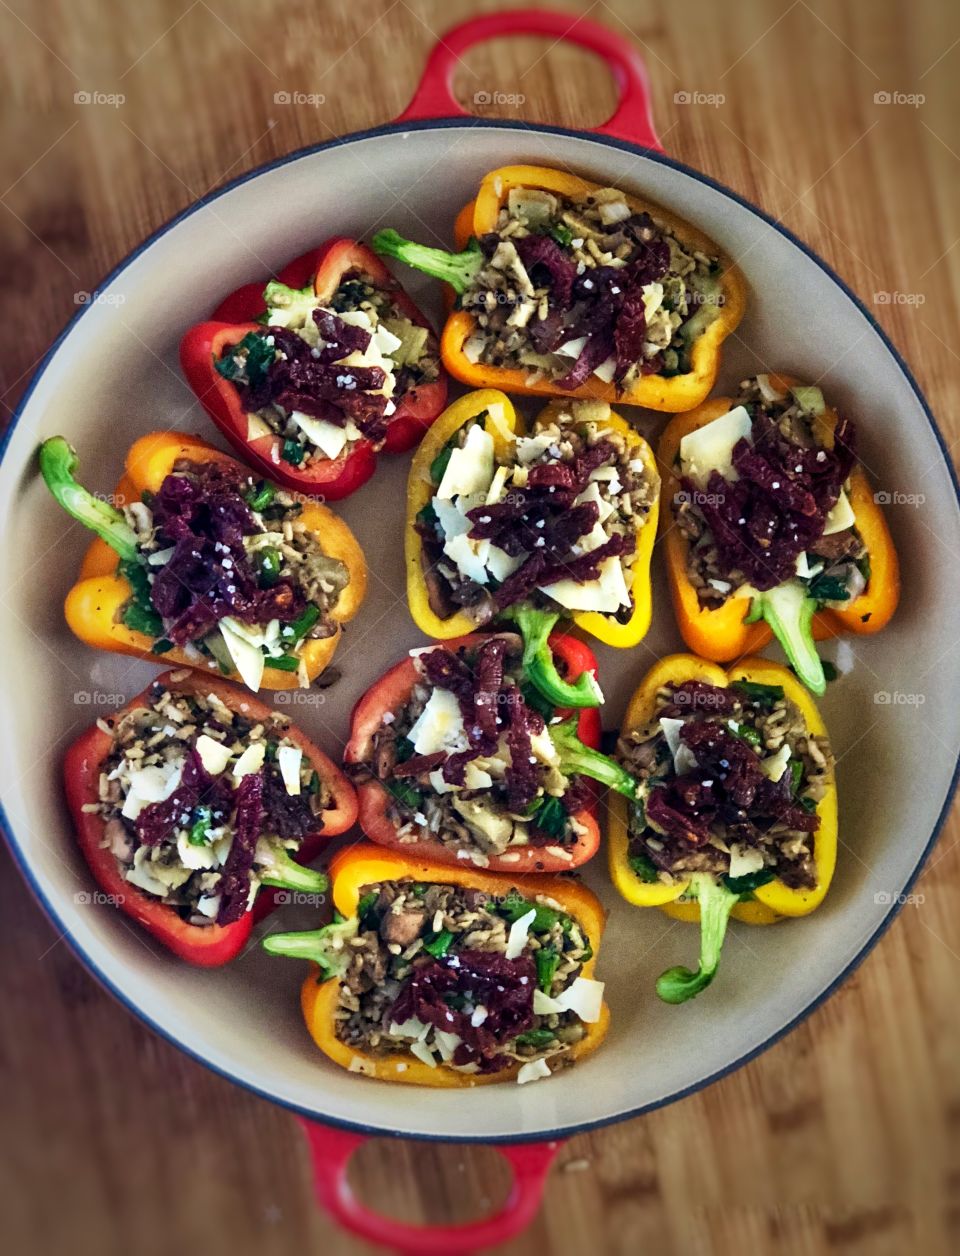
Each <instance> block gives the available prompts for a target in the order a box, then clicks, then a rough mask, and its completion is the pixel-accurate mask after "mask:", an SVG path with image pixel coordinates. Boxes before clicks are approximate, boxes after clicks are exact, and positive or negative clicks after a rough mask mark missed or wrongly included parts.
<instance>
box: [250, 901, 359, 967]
mask: <svg viewBox="0 0 960 1256" xmlns="http://www.w3.org/2000/svg"><path fill="white" fill-rule="evenodd" d="M356 932H357V919H356V917H355V916H354V917H353V918H352V919H350V920H343V919H337V920H334V921H333V923H332V924H329V925H324V926H323V928H322V929H312V930H310V931H308V932H304V933H274V934H271V935H270V937H268V938H264V939H263V942H262V944H261V945H262V946H263V949H264V950H265V951H267V952H269V954H271V955H283V956H285V957H286V958H287V959H308V960H311V961H312V962H313V963H314V964H316V965H317V967H318V968H319V969H320V980H321V981H326V980H327V979H328V978H329V977H342V976H343V974H344V973H345V972H346V971H347V964H348V963H349V960H350V951H349V948H348V947H347V946H346V943H347V942H348V941H349V940H350V938H352V937H353V936H354V935H355V934H356Z"/></svg>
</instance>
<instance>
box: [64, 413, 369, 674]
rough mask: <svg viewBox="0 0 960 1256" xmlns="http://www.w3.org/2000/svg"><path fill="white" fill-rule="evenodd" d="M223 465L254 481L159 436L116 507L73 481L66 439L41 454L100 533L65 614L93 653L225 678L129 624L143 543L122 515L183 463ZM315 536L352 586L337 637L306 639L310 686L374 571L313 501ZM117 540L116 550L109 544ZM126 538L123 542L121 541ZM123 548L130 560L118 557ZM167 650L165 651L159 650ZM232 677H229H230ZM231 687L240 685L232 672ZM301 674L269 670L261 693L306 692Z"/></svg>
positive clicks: (141, 443) (304, 514) (193, 655)
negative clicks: (130, 565)
mask: <svg viewBox="0 0 960 1256" xmlns="http://www.w3.org/2000/svg"><path fill="white" fill-rule="evenodd" d="M181 459H186V460H188V461H191V462H194V463H220V464H222V465H223V466H225V467H231V468H234V469H236V470H237V471H239V472H241V473H242V474H243V475H245V476H246V475H249V474H250V473H249V472H248V471H247V469H246V468H245V467H244V466H242V464H240V463H239V462H237V461H236V459H234V458H231V457H230V455H229V454H225V453H222V452H221V451H220V450H219V449H215V448H214V447H213V446H212V445H208V444H207V443H206V442H205V441H202V440H199V439H198V438H197V437H195V436H185V435H182V434H180V433H177V432H151V433H150V434H149V435H147V436H142V437H141V438H140V439H139V440H138V441H136V442H135V443H134V445H133V446H132V447H131V448H130V451H129V453H128V454H127V459H126V470H125V473H124V475H123V476H122V478H121V480H120V483H119V485H118V486H117V491H116V493H114V494H113V496H112V498H111V499H110V503H112V504H108V503H107V502H106V501H99V500H98V499H96V498H94V497H93V496H92V494H89V493H87V492H86V490H84V489H82V488H80V486H79V485H77V484H76V483H75V481H74V480H73V471H74V470H75V468H76V455H75V454H74V453H73V451H72V450H71V449H70V448H69V446H68V445H67V443H66V441H64V440H63V438H62V437H53V438H51V439H50V440H49V441H46V442H44V444H43V446H41V452H40V462H41V470H42V472H43V475H44V478H45V480H46V481H47V484H48V487H50V488H51V491H52V492H53V493H54V496H55V497H57V499H58V501H60V502H61V504H62V505H64V506H65V508H66V509H67V510H68V511H70V513H72V514H74V517H76V518H78V519H80V521H81V522H83V523H84V524H85V525H86V526H87V527H90V528H91V529H92V530H94V531H96V532H98V533H99V535H98V539H97V540H95V541H94V542H93V543H92V545H91V546H90V548H89V549H88V551H87V553H86V556H85V557H84V559H83V562H82V564H81V567H80V573H79V579H78V581H77V583H76V584H75V585H74V586H73V588H72V589H70V591H69V593H68V594H67V597H66V602H65V604H64V613H65V615H66V619H67V623H68V625H69V626H70V628H71V630H72V631H73V632H74V633H75V634H76V635H77V636H78V637H79V638H80V640H81V641H84V642H86V643H87V645H91V646H94V647H95V648H96V649H98V650H108V651H111V652H112V653H115V654H132V655H135V656H137V657H139V658H145V659H148V660H150V661H153V662H156V661H159V659H160V657H162V659H163V661H164V662H165V663H175V664H177V665H179V666H182V667H190V668H196V669H197V670H199V671H202V672H204V673H206V674H209V673H211V672H215V673H218V674H219V673H221V672H223V671H224V667H225V664H223V663H219V664H218V663H217V662H216V661H215V660H214V659H212V658H206V657H205V656H202V655H198V654H197V652H196V651H190V652H188V651H187V650H186V649H184V648H182V647H180V646H176V645H173V646H171V645H170V643H169V642H167V641H164V639H163V638H162V637H160V636H151V635H149V634H148V633H147V632H145V631H142V630H139V629H138V628H135V627H131V626H128V625H127V624H126V623H124V619H123V616H124V609H125V608H126V607H127V605H128V604H129V603H130V601H131V599H132V598H133V596H134V590H133V586H132V585H131V583H130V581H129V580H128V579H127V576H126V575H124V574H122V569H123V566H124V563H125V562H136V560H137V550H136V537H135V534H134V533H133V530H132V529H131V528H129V527H128V525H127V524H126V523H125V522H124V520H123V515H122V513H121V510H120V508H121V507H122V506H124V505H129V504H132V503H134V502H138V501H140V500H141V498H142V496H143V494H144V493H156V492H157V491H158V490H159V488H160V486H161V484H162V483H163V481H164V480H165V479H166V477H167V476H168V475H170V474H171V473H172V472H173V470H174V466H175V464H176V463H178V462H179V461H180V460H181ZM298 519H299V520H300V522H302V523H303V524H304V525H305V526H306V527H307V529H308V530H309V531H311V532H313V533H314V534H315V535H316V536H317V538H318V540H319V542H320V544H321V547H322V549H323V551H324V553H325V554H326V555H327V556H328V557H330V558H336V559H339V560H340V561H341V562H342V563H344V565H345V566H346V568H347V571H348V572H349V577H350V579H349V582H348V584H347V585H346V587H345V588H344V590H343V592H342V593H341V594H340V597H339V598H338V600H337V602H336V605H335V606H334V607H333V609H332V611H331V616H332V618H333V619H334V620H335V621H336V625H337V630H336V632H335V633H334V634H333V635H332V636H329V637H324V638H320V639H313V638H310V637H305V638H304V639H303V640H302V641H301V642H300V643H299V645H298V646H297V648H296V651H295V653H296V655H297V657H298V658H299V659H300V661H301V662H302V664H303V669H304V671H305V673H306V677H307V679H308V680H309V681H313V680H315V679H316V677H317V676H319V674H320V673H321V672H322V671H323V670H324V668H325V667H326V666H327V665H328V664H329V662H330V660H331V658H332V657H333V654H334V651H335V650H336V648H337V645H338V643H339V640H340V635H341V625H342V624H344V623H346V622H347V621H348V620H350V619H352V618H353V616H354V615H355V614H356V613H357V611H358V610H359V608H360V605H361V603H362V601H363V598H364V594H365V592H366V582H367V571H366V563H365V561H364V558H363V551H362V550H361V549H360V546H359V545H358V544H357V541H356V539H355V537H354V535H353V533H352V532H351V531H350V529H349V528H348V527H347V525H346V524H345V523H344V522H343V520H342V519H340V518H339V517H338V516H337V515H335V514H334V513H333V511H331V510H329V509H328V508H327V507H326V506H322V505H320V504H319V503H317V502H314V501H311V500H306V501H304V503H303V508H302V510H301V513H300V514H299V516H298ZM105 535H110V537H111V543H110V544H108V543H107V541H106V540H104V539H103V537H104V536H105ZM118 538H119V539H118ZM118 545H119V546H120V549H121V550H123V552H118ZM158 645H159V647H160V648H159V649H158V648H157V647H158ZM224 674H227V673H224ZM228 675H229V678H230V679H239V677H238V676H237V675H236V673H235V672H233V671H231V672H230V673H229V674H228ZM299 683H300V682H299V678H298V674H297V670H292V671H281V670H279V669H275V668H272V667H269V666H268V667H266V668H265V670H264V673H263V679H262V682H261V688H264V689H293V688H296V687H297V686H298V685H299Z"/></svg>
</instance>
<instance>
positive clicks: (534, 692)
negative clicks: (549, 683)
mask: <svg viewBox="0 0 960 1256" xmlns="http://www.w3.org/2000/svg"><path fill="white" fill-rule="evenodd" d="M520 695H521V697H522V698H523V701H524V703H525V704H526V705H527V706H528V707H529V708H530V710H531V711H536V712H537V713H538V714H539V715H542V716H543V718H544V719H545V720H546V722H547V723H548V724H549V723H550V721H551V720H552V719H553V717H554V715H555V714H556V711H557V708H556V707H555V706H554V704H553V703H552V702H551V701H550V699H549V698H545V697H544V696H543V694H542V693H541V692H540V690H539V689H538V688H537V687H536V685H533V684H531V683H530V681H528V680H525V681H523V682H522V683H521V685H520Z"/></svg>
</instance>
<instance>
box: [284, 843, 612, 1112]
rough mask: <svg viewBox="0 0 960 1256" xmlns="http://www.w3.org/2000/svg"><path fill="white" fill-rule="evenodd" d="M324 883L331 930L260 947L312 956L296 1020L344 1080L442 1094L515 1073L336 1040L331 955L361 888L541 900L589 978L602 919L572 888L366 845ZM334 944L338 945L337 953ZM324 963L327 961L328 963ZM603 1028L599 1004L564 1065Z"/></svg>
mask: <svg viewBox="0 0 960 1256" xmlns="http://www.w3.org/2000/svg"><path fill="white" fill-rule="evenodd" d="M330 880H331V886H332V893H333V903H334V907H335V908H336V911H337V913H338V916H339V917H340V918H341V921H340V922H336V921H335V923H334V924H333V925H328V926H326V928H325V929H320V930H317V931H314V932H312V933H288V934H273V935H272V936H270V937H268V938H266V939H265V940H264V943H263V946H264V949H265V950H267V951H269V952H270V953H271V954H274V955H284V956H288V957H293V958H298V957H299V958H304V959H310V958H311V954H314V955H316V957H317V960H318V961H319V962H315V963H314V964H313V965H312V971H311V972H310V973H309V975H308V976H307V977H306V978H305V980H304V983H303V986H302V988H301V993H300V1006H301V1009H302V1011H303V1018H304V1020H305V1022H306V1026H307V1029H308V1031H309V1033H310V1036H311V1038H312V1039H313V1041H314V1042H315V1043H316V1045H317V1046H318V1047H319V1048H320V1050H321V1051H322V1052H323V1053H324V1055H326V1056H327V1057H328V1058H329V1059H331V1060H332V1061H333V1062H334V1064H338V1065H339V1066H340V1067H341V1068H344V1069H346V1070H347V1071H348V1072H350V1073H360V1074H362V1075H363V1076H365V1077H374V1078H377V1079H378V1080H380V1081H387V1082H403V1083H406V1084H407V1085H410V1086H433V1087H442V1088H446V1089H449V1088H453V1087H458V1086H482V1085H489V1084H490V1083H493V1082H505V1081H512V1080H514V1079H515V1078H516V1076H517V1074H518V1072H519V1071H520V1067H521V1065H520V1063H519V1062H512V1063H511V1064H510V1065H509V1066H508V1067H506V1068H503V1069H500V1070H499V1071H497V1072H493V1073H468V1072H463V1071H461V1070H459V1069H456V1068H452V1067H448V1066H447V1065H445V1064H437V1065H436V1066H435V1067H431V1066H430V1065H429V1064H427V1063H426V1062H425V1061H423V1060H421V1059H419V1058H418V1057H417V1056H416V1055H414V1054H412V1053H411V1052H409V1051H391V1052H384V1053H382V1054H374V1053H373V1052H371V1051H363V1050H360V1049H358V1048H357V1047H353V1046H351V1045H349V1044H348V1043H346V1042H344V1041H343V1040H342V1039H341V1038H339V1037H338V1036H337V1009H338V1005H339V994H340V975H338V974H336V973H334V975H333V976H331V975H330V972H331V969H332V968H335V967H336V962H335V960H336V949H334V948H336V946H337V941H338V939H337V931H338V930H339V931H340V932H341V934H343V933H346V934H348V935H349V933H350V932H351V931H352V930H354V929H355V922H357V916H358V909H359V904H360V898H361V891H363V890H364V888H365V887H366V886H370V885H379V884H382V883H383V882H387V881H412V882H416V883H419V884H425V885H454V886H462V887H464V888H466V889H471V890H476V891H479V892H480V893H481V894H484V895H486V896H487V897H488V898H491V899H495V900H497V901H498V902H503V901H504V900H505V899H507V898H508V897H511V896H517V895H519V896H520V897H521V898H522V899H524V900H526V901H528V902H531V901H532V900H534V899H542V898H545V899H549V900H551V901H552V902H553V903H556V904H557V906H558V907H559V908H560V910H561V911H562V912H565V913H567V914H568V915H570V916H572V917H573V918H574V919H575V920H576V921H577V923H578V924H579V926H580V928H581V930H582V931H583V934H584V937H585V939H586V941H587V943H588V944H589V946H590V948H591V951H592V954H591V955H590V958H589V959H587V960H586V962H585V963H584V965H583V968H582V970H581V976H583V977H585V978H588V979H592V978H593V974H594V969H595V967H596V962H597V952H598V950H599V948H600V939H601V936H602V934H603V928H604V923H605V913H604V910H603V908H602V906H601V905H600V902H599V901H598V899H597V898H596V897H595V896H594V895H593V894H592V893H591V891H590V890H588V889H587V888H586V886H584V885H581V884H580V883H579V882H577V881H573V880H569V879H567V878H560V877H548V876H524V877H523V878H521V879H519V882H518V880H515V879H513V878H511V877H509V876H506V875H504V874H494V873H490V872H480V871H478V870H477V869H475V868H469V869H468V868H452V867H446V866H444V865H442V864H437V863H431V862H428V861H427V860H424V859H419V858H417V857H416V856H411V855H404V854H401V853H400V852H398V851H385V850H381V849H378V848H377V847H375V846H370V845H367V844H366V843H361V844H359V845H356V846H351V847H349V848H348V849H346V850H341V851H339V852H338V853H337V854H336V855H335V856H334V857H333V860H332V861H331V864H330ZM342 941H343V939H340V945H341V946H342ZM331 944H332V945H331ZM331 959H333V960H334V963H333V964H331V962H330V961H331ZM609 1021H610V1014H609V1009H608V1008H607V1006H606V1004H603V1005H602V1007H601V1009H600V1015H599V1019H598V1020H597V1021H595V1022H593V1023H590V1024H585V1025H584V1029H585V1032H584V1035H583V1037H582V1038H581V1039H580V1040H579V1041H578V1042H575V1043H573V1044H572V1045H571V1046H570V1047H569V1048H568V1049H567V1051H566V1052H565V1053H564V1056H563V1058H564V1060H566V1061H568V1062H573V1061H576V1060H581V1059H584V1058H585V1057H586V1056H588V1055H590V1054H591V1053H592V1052H594V1051H595V1050H596V1049H597V1047H598V1046H599V1045H600V1043H601V1042H602V1041H603V1039H604V1037H605V1035H606V1032H607V1028H608V1026H609Z"/></svg>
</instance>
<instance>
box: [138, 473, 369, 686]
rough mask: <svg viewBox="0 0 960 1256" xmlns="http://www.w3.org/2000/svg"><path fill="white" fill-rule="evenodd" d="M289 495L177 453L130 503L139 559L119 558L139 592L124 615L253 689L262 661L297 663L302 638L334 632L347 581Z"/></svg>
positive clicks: (163, 643)
mask: <svg viewBox="0 0 960 1256" xmlns="http://www.w3.org/2000/svg"><path fill="white" fill-rule="evenodd" d="M302 509H303V507H302V505H301V504H300V503H299V502H297V501H296V500H295V499H294V497H293V496H292V495H291V494H289V493H285V492H283V491H282V490H279V489H275V488H274V487H273V486H272V485H271V484H268V483H267V482H265V481H262V480H261V481H258V480H257V479H256V478H255V477H254V476H252V475H247V474H245V473H243V472H241V471H239V470H238V469H236V468H233V467H229V466H224V465H220V464H217V463H214V462H200V463H195V462H191V461H190V460H189V459H181V460H180V461H178V462H177V463H176V464H175V466H174V469H173V471H172V473H171V474H170V475H168V476H167V477H166V479H165V480H164V481H163V483H162V484H161V485H160V488H159V490H158V492H157V493H155V494H147V493H145V494H144V495H143V500H142V501H139V502H134V503H132V504H130V505H128V506H126V507H124V512H123V513H124V516H125V517H126V520H127V522H128V523H129V524H130V525H131V527H132V528H133V529H134V531H135V532H136V534H137V544H138V549H139V559H138V560H133V561H129V562H121V564H120V572H121V574H122V575H124V576H125V577H126V579H127V580H129V582H130V584H131V586H132V589H133V594H132V597H131V598H130V600H129V601H128V602H127V603H126V605H125V606H124V607H123V608H122V610H121V612H120V615H121V618H122V621H123V623H125V624H126V625H127V626H128V627H129V628H133V629H135V630H136V631H138V632H144V633H146V634H147V635H148V636H151V637H154V638H156V639H157V640H156V644H155V645H154V647H153V650H154V653H156V654H162V653H164V652H166V651H167V650H169V649H171V648H173V646H179V647H181V648H182V649H183V650H184V651H185V653H186V654H187V655H188V657H190V658H191V660H196V661H197V662H201V661H204V660H205V661H206V664H207V666H208V667H210V668H219V669H220V671H222V672H223V673H224V674H230V673H231V672H233V671H236V672H238V673H239V674H240V676H241V677H242V679H243V681H244V683H245V684H246V685H247V686H248V687H249V688H250V689H252V690H254V691H256V690H257V689H259V687H260V683H261V680H262V677H263V670H264V667H270V668H278V669H280V670H283V671H291V672H298V674H299V676H300V681H301V684H303V685H306V684H308V683H309V681H308V679H307V676H306V672H305V669H304V667H303V664H302V661H301V658H300V655H299V654H298V648H299V647H300V645H301V644H302V642H303V641H304V640H306V639H307V638H321V637H329V636H332V635H333V634H334V633H336V632H337V623H336V620H335V619H334V618H333V615H332V612H333V610H334V608H335V607H336V605H337V602H338V600H339V598H340V595H341V594H342V592H343V590H344V589H345V588H346V586H347V584H348V583H349V580H350V575H349V572H348V570H347V567H346V565H345V564H344V563H342V562H341V561H340V560H339V559H337V558H332V557H330V556H329V555H328V554H325V553H324V551H323V547H322V545H321V542H320V540H319V538H318V537H317V535H316V533H315V532H313V531H311V530H310V529H309V528H307V527H306V525H305V524H303V523H302V522H300V520H299V517H298V516H299V515H300V513H301V511H302Z"/></svg>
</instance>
